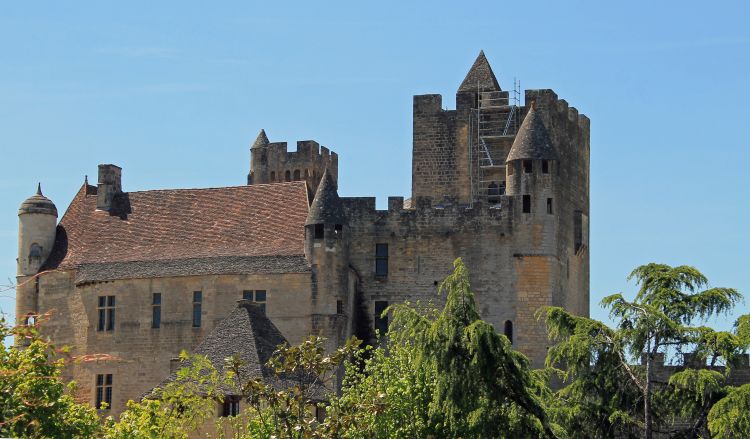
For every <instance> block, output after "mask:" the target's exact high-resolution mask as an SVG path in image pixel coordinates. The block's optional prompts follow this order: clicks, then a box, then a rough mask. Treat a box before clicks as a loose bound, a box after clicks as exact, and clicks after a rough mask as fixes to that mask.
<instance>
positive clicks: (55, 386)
mask: <svg viewBox="0 0 750 439" xmlns="http://www.w3.org/2000/svg"><path fill="white" fill-rule="evenodd" d="M41 322H42V321H41V320H38V321H37V322H36V323H34V324H32V325H28V326H16V327H11V326H10V325H8V324H7V323H6V322H5V320H3V319H0V340H4V339H5V338H6V337H10V336H15V337H18V339H19V340H23V341H24V342H23V343H22V345H23V346H10V347H6V346H5V345H4V344H2V343H0V437H33V438H74V437H91V436H94V435H96V434H98V432H99V431H100V423H99V417H98V415H97V413H96V410H94V409H93V408H92V407H91V406H89V405H88V404H79V403H77V402H76V400H75V398H74V397H73V394H74V390H75V385H74V383H70V384H68V385H65V384H64V383H63V381H62V379H61V378H60V375H61V372H62V368H63V366H64V365H65V362H66V357H65V356H64V353H65V352H64V350H58V349H56V348H55V346H54V345H52V344H51V343H49V342H48V341H47V340H46V339H44V338H42V336H41V335H40V334H39V327H38V326H39V325H40V324H42V323H41Z"/></svg>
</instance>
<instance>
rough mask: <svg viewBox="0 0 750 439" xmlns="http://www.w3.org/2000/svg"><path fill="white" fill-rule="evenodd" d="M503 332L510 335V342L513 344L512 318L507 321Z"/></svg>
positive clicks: (507, 335)
mask: <svg viewBox="0 0 750 439" xmlns="http://www.w3.org/2000/svg"><path fill="white" fill-rule="evenodd" d="M503 334H505V336H506V337H508V340H510V344H513V322H511V321H510V320H506V321H505V328H503Z"/></svg>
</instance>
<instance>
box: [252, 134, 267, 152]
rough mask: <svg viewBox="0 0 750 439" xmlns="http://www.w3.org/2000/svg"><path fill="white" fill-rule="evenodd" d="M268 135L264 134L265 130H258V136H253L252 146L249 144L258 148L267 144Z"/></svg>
mask: <svg viewBox="0 0 750 439" xmlns="http://www.w3.org/2000/svg"><path fill="white" fill-rule="evenodd" d="M268 143H269V142H268V136H266V130H260V133H258V137H256V138H255V142H253V146H251V147H250V148H251V149H255V148H259V147H261V146H266V145H268Z"/></svg>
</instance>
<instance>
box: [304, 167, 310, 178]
mask: <svg viewBox="0 0 750 439" xmlns="http://www.w3.org/2000/svg"><path fill="white" fill-rule="evenodd" d="M308 178H310V170H309V169H305V180H307V179H308Z"/></svg>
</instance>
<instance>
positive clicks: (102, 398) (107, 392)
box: [95, 373, 112, 410]
mask: <svg viewBox="0 0 750 439" xmlns="http://www.w3.org/2000/svg"><path fill="white" fill-rule="evenodd" d="M104 402H106V403H107V407H106V410H109V409H111V408H112V374H111V373H108V374H99V375H97V376H96V406H95V407H96V408H97V409H100V410H101V409H104V407H102V403H104Z"/></svg>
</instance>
